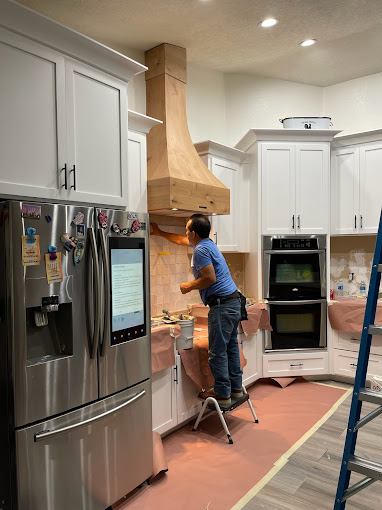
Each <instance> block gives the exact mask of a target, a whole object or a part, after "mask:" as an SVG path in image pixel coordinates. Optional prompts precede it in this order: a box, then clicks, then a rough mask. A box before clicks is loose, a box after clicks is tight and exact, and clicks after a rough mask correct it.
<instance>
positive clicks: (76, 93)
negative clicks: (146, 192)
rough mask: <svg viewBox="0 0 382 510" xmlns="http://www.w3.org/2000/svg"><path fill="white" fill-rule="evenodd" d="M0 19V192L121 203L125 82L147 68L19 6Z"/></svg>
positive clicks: (125, 170) (11, 6) (124, 181)
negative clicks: (0, 25) (0, 24)
mask: <svg viewBox="0 0 382 510" xmlns="http://www.w3.org/2000/svg"><path fill="white" fill-rule="evenodd" d="M1 23H2V26H3V27H7V28H9V30H7V29H5V28H0V69H1V73H0V111H1V116H0V166H1V174H0V186H1V193H2V195H11V196H17V197H32V198H36V199H49V200H62V201H76V202H90V203H95V204H105V205H115V206H123V205H126V203H127V193H128V186H127V175H128V159H127V158H128V136H127V131H128V119H127V81H128V80H130V79H131V78H132V77H133V76H134V74H136V73H138V72H142V71H144V70H145V69H146V67H145V66H142V65H141V64H138V63H137V62H134V61H132V60H131V59H129V58H127V57H125V56H123V55H120V54H119V53H117V52H115V51H114V50H111V49H109V48H107V47H106V46H104V45H101V44H99V43H97V42H96V41H92V40H91V39H89V38H87V37H84V36H82V35H81V34H78V33H77V32H74V31H72V30H70V29H68V28H66V27H63V26H62V25H59V24H57V23H55V22H53V21H51V20H49V19H48V18H45V17H42V16H40V15H39V14H37V13H35V12H33V11H30V10H27V9H25V8H24V7H23V6H21V5H19V4H17V3H12V2H9V3H7V4H4V6H2V20H1ZM15 32H18V33H22V34H23V35H18V34H17V33H15ZM76 59H79V60H81V62H79V61H77V60H76ZM88 64H90V65H88Z"/></svg>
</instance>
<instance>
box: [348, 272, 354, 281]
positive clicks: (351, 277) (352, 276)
mask: <svg viewBox="0 0 382 510" xmlns="http://www.w3.org/2000/svg"><path fill="white" fill-rule="evenodd" d="M352 280H354V273H349V282H351V281H352Z"/></svg>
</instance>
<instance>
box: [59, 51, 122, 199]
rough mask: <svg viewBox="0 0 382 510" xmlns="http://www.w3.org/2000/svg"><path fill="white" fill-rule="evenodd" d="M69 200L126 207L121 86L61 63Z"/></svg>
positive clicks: (83, 67) (72, 64) (71, 63)
mask: <svg viewBox="0 0 382 510" xmlns="http://www.w3.org/2000/svg"><path fill="white" fill-rule="evenodd" d="M66 87H67V93H66V97H67V117H68V124H67V136H68V165H69V167H68V176H69V198H70V200H77V201H78V200H80V201H86V202H94V203H99V204H110V205H126V202H127V196H126V189H125V188H126V177H127V122H128V120H127V86H126V84H125V83H123V82H122V81H119V80H117V79H115V78H113V77H111V76H108V75H106V74H104V73H102V72H100V71H97V70H95V69H92V68H91V67H88V66H86V65H83V64H81V63H78V62H74V61H71V60H67V61H66Z"/></svg>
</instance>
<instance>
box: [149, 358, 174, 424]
mask: <svg viewBox="0 0 382 510" xmlns="http://www.w3.org/2000/svg"><path fill="white" fill-rule="evenodd" d="M175 376H176V367H175V366H174V367H169V368H165V369H164V370H161V371H160V372H155V374H153V375H152V379H151V382H152V403H153V431H154V432H158V433H159V434H163V433H164V432H167V431H168V430H170V429H172V428H173V427H175V425H177V423H178V417H177V409H176V387H175V382H174V381H175Z"/></svg>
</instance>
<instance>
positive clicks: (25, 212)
mask: <svg viewBox="0 0 382 510" xmlns="http://www.w3.org/2000/svg"><path fill="white" fill-rule="evenodd" d="M21 216H22V218H32V219H33V220H39V219H40V218H41V206H40V205H35V204H22V205H21Z"/></svg>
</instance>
